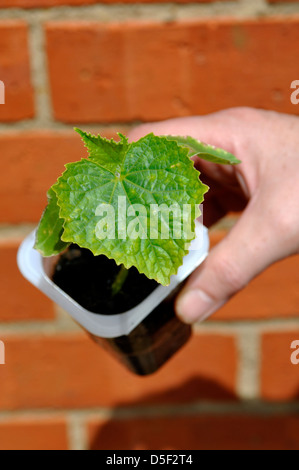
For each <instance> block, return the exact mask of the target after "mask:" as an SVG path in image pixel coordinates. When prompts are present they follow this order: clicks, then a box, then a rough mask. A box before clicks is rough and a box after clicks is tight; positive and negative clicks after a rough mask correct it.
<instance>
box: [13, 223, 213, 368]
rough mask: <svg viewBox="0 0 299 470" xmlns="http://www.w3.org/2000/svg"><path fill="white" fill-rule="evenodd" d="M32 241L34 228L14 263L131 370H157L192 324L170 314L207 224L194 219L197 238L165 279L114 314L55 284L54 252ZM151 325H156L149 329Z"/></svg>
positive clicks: (205, 242) (199, 253) (202, 253)
mask: <svg viewBox="0 0 299 470" xmlns="http://www.w3.org/2000/svg"><path fill="white" fill-rule="evenodd" d="M34 241H35V231H34V232H32V233H31V234H30V235H29V236H28V237H27V238H26V239H25V240H24V241H23V243H22V244H21V246H20V248H19V251H18V266H19V269H20V271H21V273H22V274H23V276H24V277H25V278H26V279H27V280H28V281H29V282H31V284H33V285H34V286H35V287H37V288H38V289H39V290H40V291H42V292H43V293H44V294H45V295H46V296H47V297H49V298H50V299H51V300H53V301H54V302H56V303H57V304H58V305H60V306H61V307H62V308H63V309H64V310H66V311H67V312H68V313H69V314H70V315H71V316H72V317H73V319H74V320H76V322H77V323H79V324H80V325H81V326H82V327H83V328H84V329H85V330H86V331H87V332H88V333H90V335H91V336H92V337H93V339H94V340H96V341H97V342H98V343H100V344H101V345H102V346H103V347H104V348H105V349H109V350H110V352H113V353H114V355H116V356H117V358H118V360H120V361H121V362H122V363H124V364H125V365H126V366H127V367H128V368H129V369H131V370H132V371H133V372H135V373H137V374H140V375H146V374H149V373H152V372H154V371H156V370H157V369H158V368H159V367H160V366H161V365H162V364H164V362H166V360H167V359H169V357H171V356H172V355H173V354H174V353H175V352H176V351H177V350H178V349H179V348H180V347H181V346H182V345H183V344H184V343H185V342H186V341H187V340H188V338H189V337H190V334H191V328H190V327H189V326H187V325H183V323H181V322H180V321H179V320H178V319H177V318H176V317H175V315H174V311H173V300H174V298H175V296H176V295H177V293H178V292H179V290H180V289H181V287H182V286H183V285H184V282H185V281H186V279H187V278H188V276H189V275H190V274H191V273H192V272H193V271H194V270H195V269H196V268H197V267H198V266H200V264H201V263H202V262H203V261H204V260H205V258H206V257H207V255H208V251H209V237H208V230H207V229H206V228H205V227H204V226H203V225H201V224H199V223H197V225H196V239H195V240H194V241H193V242H192V244H191V247H190V252H189V254H188V255H187V256H186V257H185V258H184V263H183V265H182V266H181V267H180V268H179V271H178V274H177V275H175V276H172V278H171V283H170V285H169V286H167V287H164V286H159V287H157V288H156V289H155V290H154V291H153V292H152V293H151V294H150V295H149V296H148V297H147V298H146V299H144V300H143V301H142V302H141V303H140V304H139V305H138V306H136V307H135V308H133V309H131V310H129V311H127V312H123V313H121V314H117V315H105V314H104V312H103V314H95V313H92V312H90V311H88V310H86V309H84V308H83V307H82V306H81V305H79V304H78V303H77V302H76V301H74V300H73V299H72V298H71V297H70V296H69V295H67V294H66V293H65V292H64V291H62V290H61V289H60V288H59V287H58V286H57V285H56V284H54V282H53V281H52V280H51V277H52V274H53V270H54V266H55V263H56V261H57V259H58V257H52V258H43V257H42V256H41V255H40V254H39V253H38V252H37V251H36V250H34V248H33V246H34ZM153 325H157V327H156V326H155V327H154V329H153ZM154 330H155V331H154ZM175 337H176V341H174V340H175ZM134 342H135V343H136V342H137V343H138V344H137V346H136V344H135V345H134ZM135 346H136V347H135Z"/></svg>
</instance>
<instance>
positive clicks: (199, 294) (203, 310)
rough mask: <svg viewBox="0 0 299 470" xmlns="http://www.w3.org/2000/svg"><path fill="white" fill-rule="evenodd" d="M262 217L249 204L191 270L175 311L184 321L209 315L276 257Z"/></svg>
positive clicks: (257, 210) (254, 205) (196, 319)
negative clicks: (195, 268) (198, 264)
mask: <svg viewBox="0 0 299 470" xmlns="http://www.w3.org/2000/svg"><path fill="white" fill-rule="evenodd" d="M263 218H264V219H265V215H263V214H262V212H261V211H259V209H258V206H257V204H252V205H250V206H249V207H248V209H247V210H246V211H245V212H244V214H243V215H242V217H241V219H240V220H239V222H238V223H237V225H236V226H235V227H234V228H233V229H232V231H231V232H230V233H229V235H228V236H227V237H226V238H225V239H224V240H223V241H222V242H221V243H220V244H219V245H217V246H216V247H215V248H214V249H213V250H212V251H211V253H210V255H209V256H208V258H207V260H206V261H205V263H204V264H203V265H202V267H201V268H200V269H199V270H198V271H197V272H195V273H194V275H193V276H192V278H191V279H190V280H189V282H188V283H187V285H186V286H185V288H184V290H183V291H182V292H181V294H180V295H179V297H178V299H177V301H176V311H177V314H178V316H179V317H180V318H181V319H182V320H183V321H184V322H185V323H194V322H197V321H203V320H205V319H206V318H208V317H209V316H210V315H211V314H212V313H214V312H215V311H216V310H218V309H219V308H220V307H221V306H222V305H223V304H225V303H226V302H227V301H228V300H229V299H230V298H231V297H232V296H233V295H234V294H235V293H237V292H238V291H239V290H241V289H242V288H243V287H245V286H246V285H247V284H248V283H249V282H250V281H251V280H252V279H253V278H254V277H255V276H256V275H257V274H259V273H260V272H261V271H263V270H264V269H265V268H266V267H267V266H269V265H270V264H271V263H272V262H274V261H276V259H278V258H279V253H278V252H277V250H276V251H275V244H274V243H273V241H272V239H273V233H272V234H271V232H270V231H269V233H268V227H267V223H266V222H265V220H263Z"/></svg>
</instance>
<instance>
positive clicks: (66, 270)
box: [53, 245, 158, 315]
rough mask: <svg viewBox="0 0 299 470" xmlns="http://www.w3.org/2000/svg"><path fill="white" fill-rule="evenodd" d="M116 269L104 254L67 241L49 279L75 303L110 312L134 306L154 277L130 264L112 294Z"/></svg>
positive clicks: (152, 285) (149, 289) (152, 284)
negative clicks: (68, 243) (126, 275)
mask: <svg viewBox="0 0 299 470" xmlns="http://www.w3.org/2000/svg"><path fill="white" fill-rule="evenodd" d="M119 270H120V266H117V264H116V263H115V261H113V260H110V259H108V258H107V257H106V256H104V255H100V256H94V255H93V254H92V253H91V251H89V250H86V249H84V248H80V247H78V246H77V245H71V246H70V247H69V248H68V250H67V251H66V252H65V253H63V254H62V255H61V257H60V259H59V261H58V263H57V265H56V267H55V272H54V275H53V282H54V283H55V284H57V286H58V287H60V288H61V289H62V290H63V291H64V292H66V293H67V294H68V295H69V296H70V297H72V298H73V299H74V300H75V301H76V302H78V304H80V305H81V306H82V307H84V308H85V309H87V310H89V311H90V312H93V313H101V314H102V315H114V314H117V313H123V312H126V311H127V310H130V309H131V308H134V307H136V306H137V305H138V304H139V303H140V302H142V301H143V300H144V299H145V298H146V297H147V296H148V295H149V294H150V293H151V292H153V290H154V289H156V288H157V287H158V284H157V282H156V281H153V280H151V279H148V278H147V277H146V276H144V275H143V274H140V273H139V272H138V270H137V269H136V268H134V267H133V268H130V269H129V274H128V277H127V278H126V280H125V282H124V284H123V286H122V288H121V290H120V291H119V292H118V293H117V294H116V295H114V296H112V285H113V282H114V280H115V278H116V276H117V274H118V272H119Z"/></svg>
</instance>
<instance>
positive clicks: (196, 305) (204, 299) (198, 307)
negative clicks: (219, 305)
mask: <svg viewBox="0 0 299 470" xmlns="http://www.w3.org/2000/svg"><path fill="white" fill-rule="evenodd" d="M215 307H216V305H215V300H213V299H212V298H211V297H209V296H208V295H207V294H206V293H205V292H203V291H202V290H199V289H196V290H189V291H187V292H186V294H183V296H182V297H181V298H179V299H178V301H177V305H176V310H177V314H178V316H179V317H180V318H181V319H182V320H183V322H184V323H190V324H191V323H195V322H200V321H204V320H205V319H206V318H208V317H209V316H210V315H211V314H212V313H213V312H214V311H215Z"/></svg>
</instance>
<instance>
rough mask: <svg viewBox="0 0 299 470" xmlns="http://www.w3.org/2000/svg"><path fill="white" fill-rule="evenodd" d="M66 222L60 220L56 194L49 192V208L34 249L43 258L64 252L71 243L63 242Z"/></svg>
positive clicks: (43, 218)
mask: <svg viewBox="0 0 299 470" xmlns="http://www.w3.org/2000/svg"><path fill="white" fill-rule="evenodd" d="M63 223H64V220H63V219H60V218H59V207H58V205H57V197H56V193H55V192H54V191H53V189H50V190H49V192H48V206H47V208H46V210H45V211H44V213H43V216H42V219H41V221H40V224H39V227H38V229H37V233H36V240H35V246H34V248H35V249H36V250H38V251H39V252H40V253H41V254H42V255H43V256H45V257H47V256H53V255H57V254H59V253H61V252H62V251H64V250H65V249H66V248H67V247H68V246H69V243H65V242H63V241H62V239H61V237H62V233H63Z"/></svg>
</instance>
